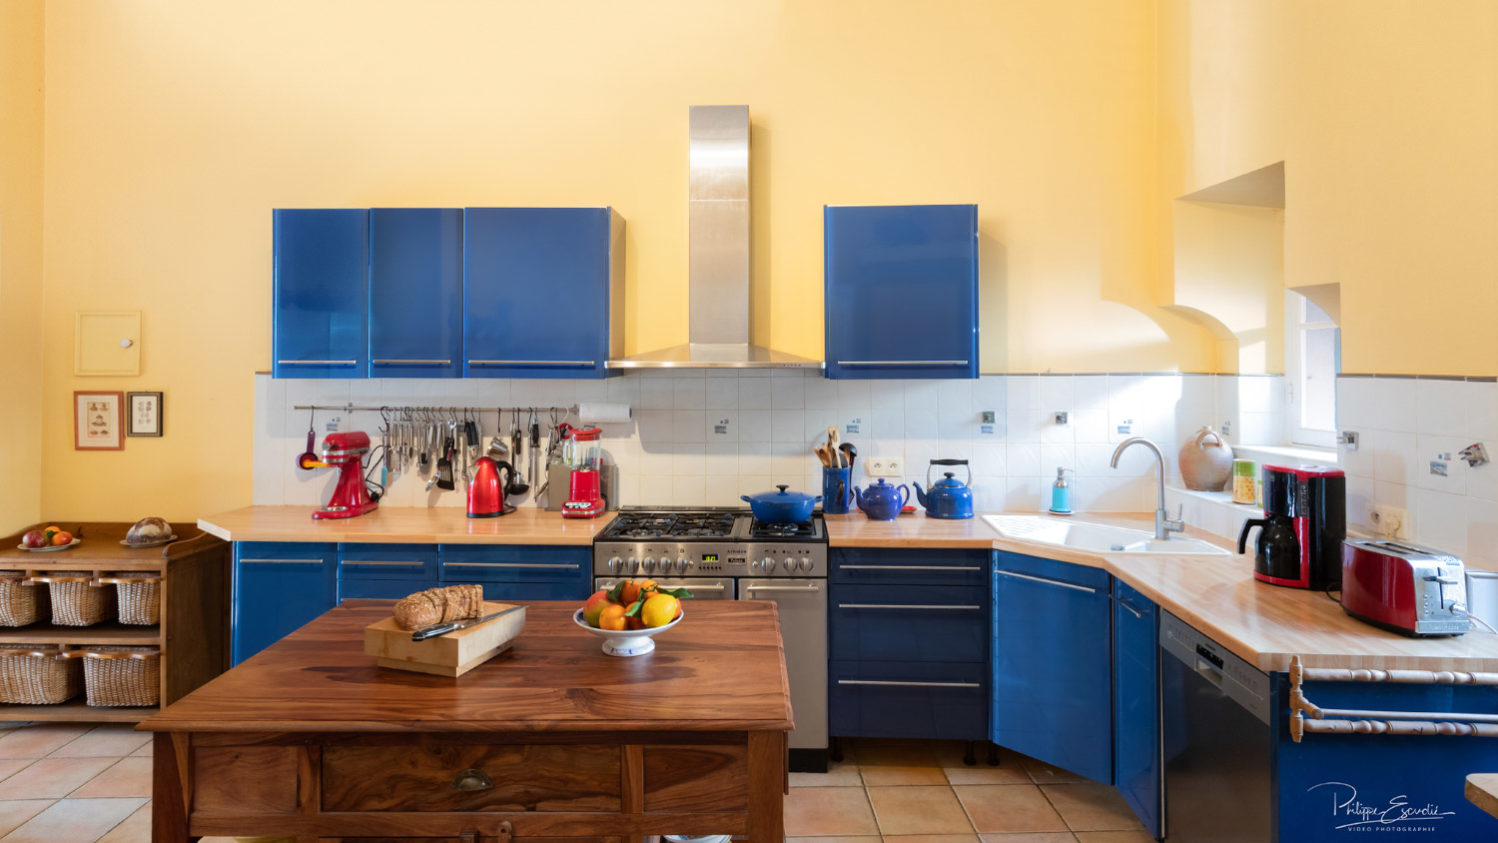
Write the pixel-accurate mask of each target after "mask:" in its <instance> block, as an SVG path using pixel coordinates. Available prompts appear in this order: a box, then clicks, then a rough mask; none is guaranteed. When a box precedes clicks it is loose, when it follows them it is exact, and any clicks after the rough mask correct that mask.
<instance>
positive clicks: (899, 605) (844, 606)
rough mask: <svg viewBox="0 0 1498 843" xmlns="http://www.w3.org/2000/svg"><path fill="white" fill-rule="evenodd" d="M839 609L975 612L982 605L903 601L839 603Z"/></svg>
mask: <svg viewBox="0 0 1498 843" xmlns="http://www.w3.org/2000/svg"><path fill="white" fill-rule="evenodd" d="M837 607H838V608H839V609H947V610H950V611H953V612H976V611H979V610H980V609H982V608H983V607H982V606H942V605H933V604H916V603H910V604H904V603H839V604H837Z"/></svg>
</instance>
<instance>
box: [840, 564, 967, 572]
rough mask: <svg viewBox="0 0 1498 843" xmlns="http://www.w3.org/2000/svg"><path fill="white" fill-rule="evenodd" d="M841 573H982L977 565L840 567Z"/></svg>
mask: <svg viewBox="0 0 1498 843" xmlns="http://www.w3.org/2000/svg"><path fill="white" fill-rule="evenodd" d="M837 568H838V570H839V571H981V570H983V569H982V568H981V567H979V566H977V565H839V566H837Z"/></svg>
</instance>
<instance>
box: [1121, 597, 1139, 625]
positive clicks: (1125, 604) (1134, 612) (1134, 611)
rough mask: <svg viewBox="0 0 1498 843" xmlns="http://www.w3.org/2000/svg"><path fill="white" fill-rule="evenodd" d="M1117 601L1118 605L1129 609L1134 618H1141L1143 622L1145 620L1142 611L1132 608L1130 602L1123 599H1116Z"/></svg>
mask: <svg viewBox="0 0 1498 843" xmlns="http://www.w3.org/2000/svg"><path fill="white" fill-rule="evenodd" d="M1116 601H1117V603H1118V605H1120V606H1122V607H1124V608H1125V609H1128V610H1129V614H1131V615H1133V616H1134V617H1136V618H1139V619H1141V620H1143V619H1144V613H1143V612H1141V611H1139V610H1138V609H1136V608H1134V607H1133V606H1130V605H1129V601H1127V600H1125V599H1123V598H1122V597H1119V598H1116Z"/></svg>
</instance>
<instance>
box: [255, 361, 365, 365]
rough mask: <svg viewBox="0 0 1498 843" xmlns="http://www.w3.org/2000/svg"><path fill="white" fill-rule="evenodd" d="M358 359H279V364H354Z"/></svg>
mask: <svg viewBox="0 0 1498 843" xmlns="http://www.w3.org/2000/svg"><path fill="white" fill-rule="evenodd" d="M358 363H359V361H358V360H277V361H276V365H277V366H354V365H357V364H358Z"/></svg>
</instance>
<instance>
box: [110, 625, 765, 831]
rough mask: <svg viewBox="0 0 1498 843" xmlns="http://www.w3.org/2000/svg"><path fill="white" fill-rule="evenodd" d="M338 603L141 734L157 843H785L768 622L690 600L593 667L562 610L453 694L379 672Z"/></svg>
mask: <svg viewBox="0 0 1498 843" xmlns="http://www.w3.org/2000/svg"><path fill="white" fill-rule="evenodd" d="M391 605H392V604H391V603H390V602H388V601H349V602H346V603H344V604H343V605H341V606H339V607H338V608H335V609H333V610H332V611H330V612H328V613H327V614H325V615H323V616H321V617H319V618H318V619H316V620H314V621H313V622H312V623H310V624H308V625H307V626H305V627H303V628H302V629H300V630H298V631H296V632H294V633H292V634H291V635H290V636H288V637H286V638H284V639H282V640H281V641H279V642H278V643H276V644H274V645H272V646H271V647H269V648H268V649H266V650H264V651H262V652H261V653H259V654H258V655H256V656H254V657H253V658H251V659H249V660H247V661H245V662H244V663H242V664H240V665H239V666H238V667H235V668H233V669H231V670H230V671H228V672H227V673H225V674H223V675H222V676H220V677H218V678H217V679H214V680H213V681H212V682H209V683H208V684H207V685H204V686H203V687H201V688H199V689H198V690H196V691H194V692H193V693H191V694H189V695H187V696H186V697H184V698H183V699H181V700H179V701H177V702H176V703H175V704H173V705H170V706H167V707H166V708H164V709H163V710H162V711H161V712H160V713H159V714H157V715H155V716H153V717H151V718H149V719H148V720H146V721H144V722H143V723H142V724H141V725H140V727H139V728H141V729H143V730H146V731H152V732H155V733H156V734H155V738H154V740H155V746H154V751H155V752H154V759H155V761H154V764H155V773H154V787H153V791H154V803H153V806H154V807H153V814H152V839H153V840H154V841H157V843H166V841H174V842H175V841H183V840H194V839H196V838H197V837H199V836H206V835H285V836H294V837H295V838H296V839H297V840H298V841H299V843H310V841H320V842H321V843H330V842H331V841H342V842H343V843H355V841H358V843H373V841H397V840H402V841H420V840H425V841H429V843H430V841H459V840H468V841H510V840H516V841H524V840H552V841H563V840H567V841H620V843H624V841H631V840H639V839H640V838H641V837H642V836H644V835H654V834H733V835H738V836H747V837H748V839H749V840H751V841H756V843H761V841H762V843H771V842H772V841H773V843H779V841H780V840H782V838H783V822H782V810H783V806H782V798H783V794H784V793H785V792H786V789H787V782H788V773H787V768H786V754H787V733H788V732H789V730H790V729H791V728H792V727H793V725H794V724H793V723H792V719H791V705H790V696H789V691H788V686H787V682H786V670H785V657H784V652H783V650H782V647H781V640H780V627H779V620H778V616H777V614H776V609H775V604H774V603H770V602H761V601H723V602H716V601H698V602H694V603H691V604H690V606H689V607H688V609H687V616H686V617H685V618H683V619H682V621H681V623H680V624H678V625H677V626H676V627H675V628H673V629H671V630H669V631H668V632H666V633H664V634H663V635H661V636H660V637H659V638H658V639H657V640H656V643H657V647H656V650H655V651H654V652H653V653H650V654H648V655H645V656H639V657H635V658H615V657H612V656H607V655H604V653H603V652H602V651H601V649H600V645H601V639H600V638H598V637H597V636H593V635H589V634H587V633H586V632H585V631H583V630H581V629H578V628H577V627H576V626H575V625H574V623H573V621H572V613H573V611H574V610H575V609H576V608H577V606H576V604H573V603H555V602H544V603H542V602H537V603H528V604H526V605H527V606H528V609H527V617H526V624H525V630H524V631H523V632H522V633H521V634H520V636H519V638H518V639H517V640H516V641H515V645H514V647H513V648H512V649H511V650H509V651H508V652H506V653H503V654H501V655H499V656H497V657H496V658H494V659H493V660H492V661H490V662H488V663H486V664H484V665H481V666H480V667H478V668H476V669H474V670H473V671H471V672H469V673H467V674H465V675H464V676H461V677H459V678H457V679H449V678H444V677H439V676H430V675H426V674H421V673H412V672H407V671H397V670H389V669H384V668H379V667H377V666H376V665H375V662H374V659H373V658H372V657H370V656H366V655H365V654H364V649H363V631H364V627H365V626H367V625H369V624H370V623H373V622H375V621H378V620H379V619H381V618H382V617H385V616H387V615H388V614H389V612H390V606H391Z"/></svg>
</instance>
